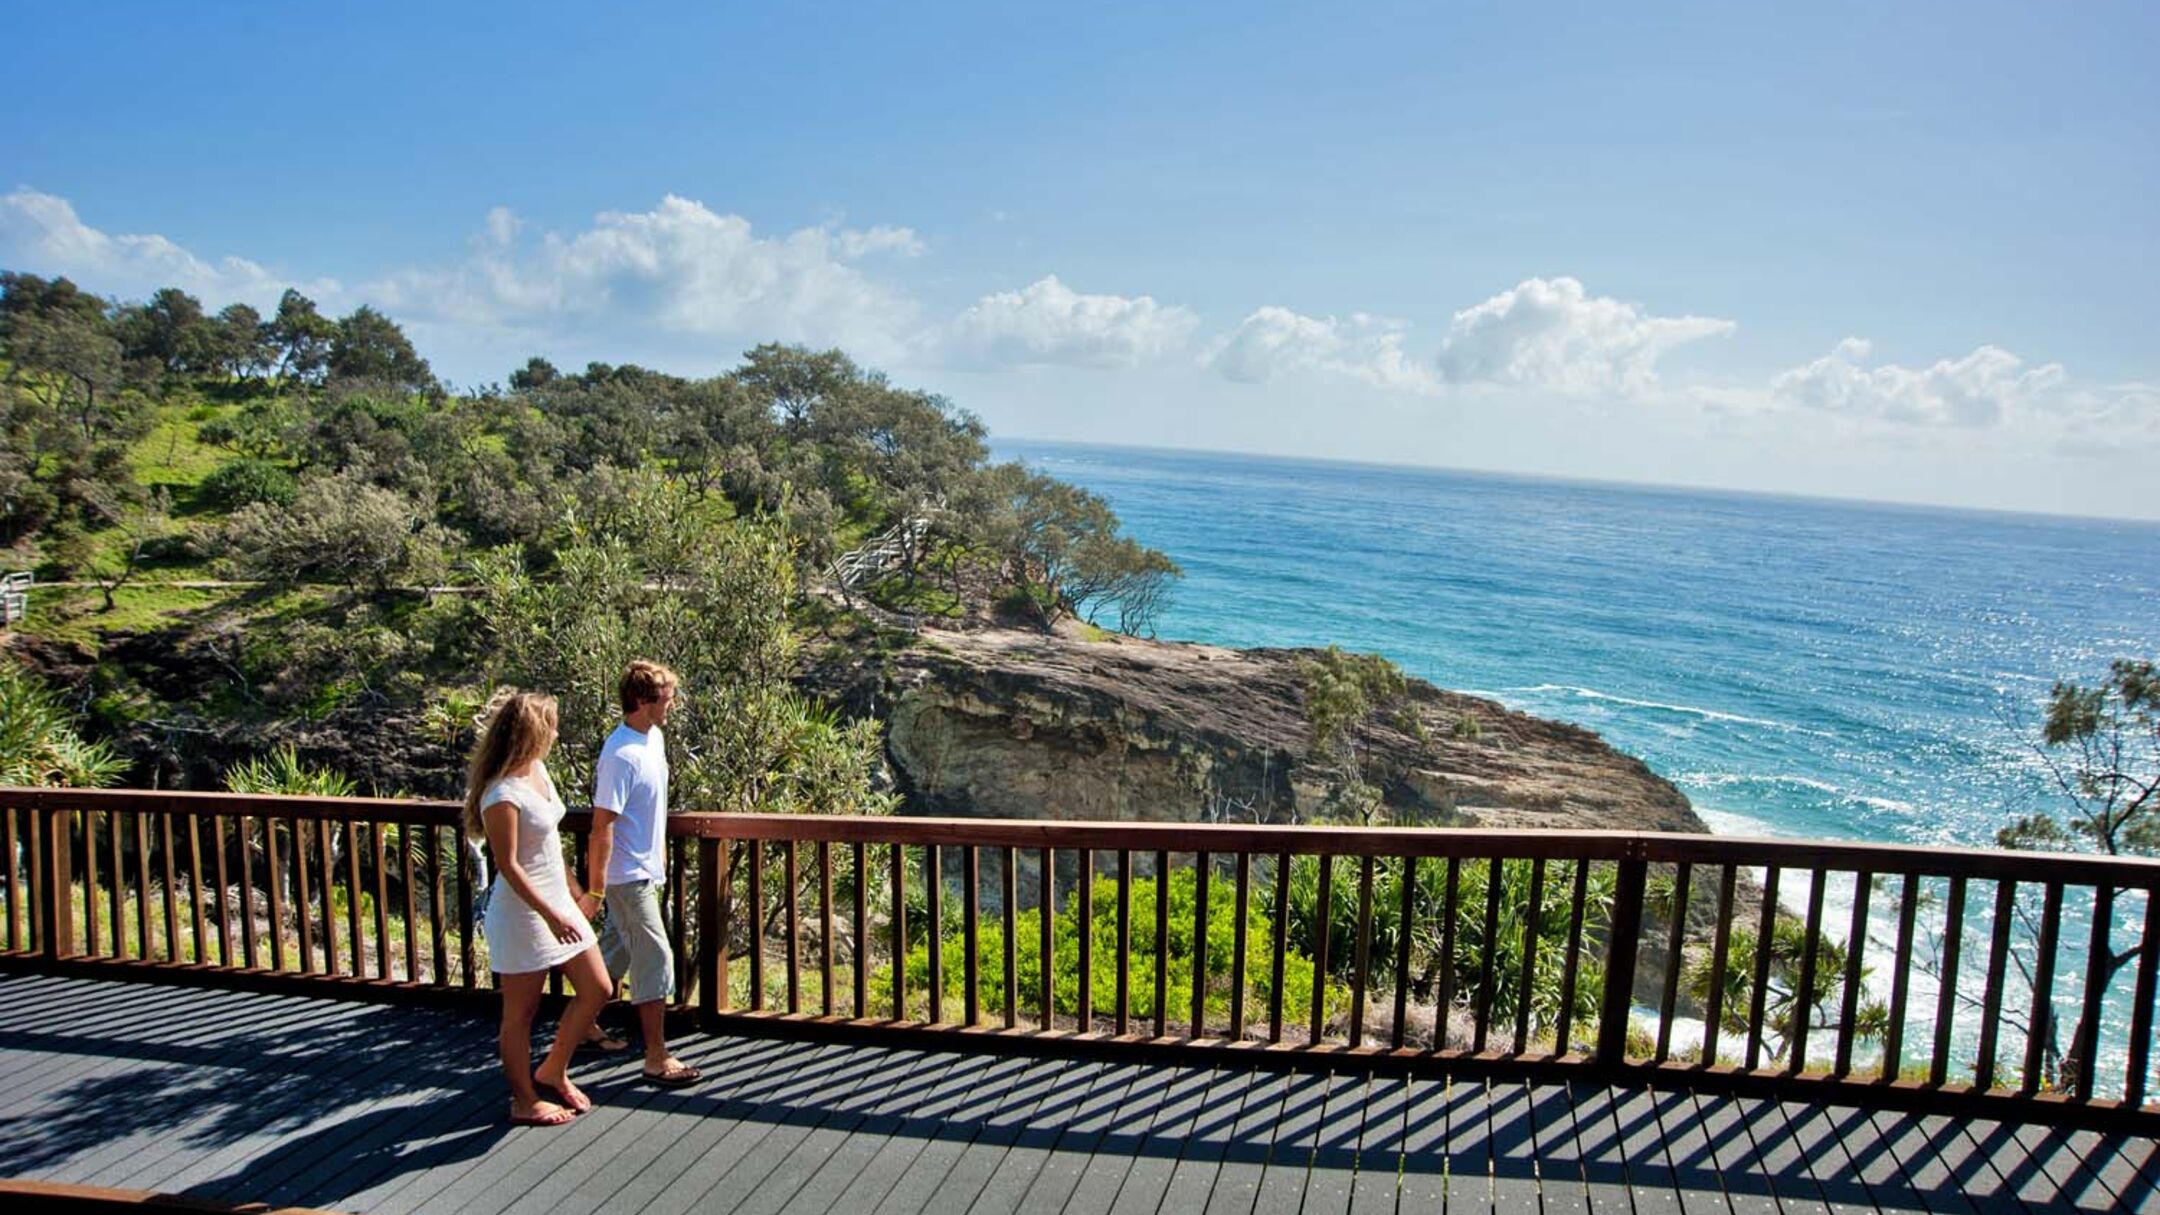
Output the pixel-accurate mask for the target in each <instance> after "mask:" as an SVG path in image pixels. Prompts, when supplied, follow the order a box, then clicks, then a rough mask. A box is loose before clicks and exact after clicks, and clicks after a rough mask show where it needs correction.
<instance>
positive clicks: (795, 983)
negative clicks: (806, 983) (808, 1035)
mask: <svg viewBox="0 0 2160 1215" xmlns="http://www.w3.org/2000/svg"><path fill="white" fill-rule="evenodd" d="M799 851H800V849H799V847H798V846H797V844H796V842H795V841H794V840H788V841H787V842H786V844H785V845H784V846H783V847H782V849H781V854H782V855H783V856H785V857H786V858H787V894H786V898H787V904H786V906H787V1010H788V1012H789V1013H790V1014H791V1015H792V1014H794V1013H799V1012H801V1011H802V909H801V906H800V903H801V899H800V897H799V892H800V891H801V889H802V873H801V871H800V869H799V862H800V860H801V857H800V855H799Z"/></svg>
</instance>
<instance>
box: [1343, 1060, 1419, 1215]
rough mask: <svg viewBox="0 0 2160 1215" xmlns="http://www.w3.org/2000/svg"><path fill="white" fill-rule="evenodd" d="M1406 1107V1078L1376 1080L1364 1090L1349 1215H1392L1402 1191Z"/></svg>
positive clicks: (1408, 1090) (1408, 1092)
mask: <svg viewBox="0 0 2160 1215" xmlns="http://www.w3.org/2000/svg"><path fill="white" fill-rule="evenodd" d="M1409 1104H1410V1081H1409V1079H1408V1078H1406V1077H1402V1076H1375V1077H1374V1078H1373V1081H1372V1084H1371V1086H1370V1087H1369V1088H1367V1090H1366V1098H1365V1131H1364V1133H1363V1134H1362V1135H1361V1136H1360V1137H1359V1139H1358V1154H1357V1180H1356V1182H1355V1183H1354V1184H1353V1185H1352V1187H1351V1190H1350V1210H1351V1212H1352V1215H1379V1213H1381V1212H1386V1213H1387V1215H1393V1213H1394V1211H1395V1207H1396V1204H1397V1202H1398V1201H1399V1200H1400V1195H1401V1189H1402V1185H1401V1183H1402V1159H1403V1132H1404V1116H1405V1114H1406V1113H1407V1111H1408V1107H1409Z"/></svg>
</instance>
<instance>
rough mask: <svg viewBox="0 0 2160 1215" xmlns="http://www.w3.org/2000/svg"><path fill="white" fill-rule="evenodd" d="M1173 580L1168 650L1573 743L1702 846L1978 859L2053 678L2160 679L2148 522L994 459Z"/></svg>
mask: <svg viewBox="0 0 2160 1215" xmlns="http://www.w3.org/2000/svg"><path fill="white" fill-rule="evenodd" d="M997 454H998V455H999V456H1000V457H1001V458H1017V459H1020V460H1023V461H1024V462H1026V463H1027V464H1028V465H1029V466H1031V467H1033V468H1036V469H1037V470H1039V471H1041V472H1044V473H1048V474H1050V475H1053V476H1056V477H1059V478H1062V479H1064V480H1068V481H1071V482H1074V483H1076V484H1079V485H1082V486H1085V487H1086V488H1088V489H1090V490H1093V491H1094V492H1096V493H1098V494H1100V495H1102V496H1103V497H1104V498H1106V499H1107V500H1108V501H1109V502H1110V504H1111V506H1112V507H1113V508H1114V509H1115V510H1116V511H1117V513H1118V515H1119V517H1120V518H1121V519H1122V520H1123V521H1124V524H1125V527H1126V530H1127V531H1128V532H1129V533H1130V534H1132V535H1133V536H1135V537H1136V538H1138V539H1139V540H1140V541H1141V542H1142V543H1145V544H1148V545H1150V546H1153V547H1155V548H1158V549H1161V550H1162V551H1164V552H1165V553H1167V554H1169V555H1170V557H1171V558H1172V559H1173V560H1175V561H1176V562H1177V563H1178V564H1179V565H1180V566H1182V567H1183V569H1184V571H1185V577H1184V580H1183V581H1182V582H1181V583H1180V584H1179V585H1178V587H1177V589H1176V592H1175V595H1174V599H1173V601H1172V603H1171V605H1170V607H1169V608H1168V610H1166V611H1165V612H1163V613H1162V615H1161V619H1160V620H1159V622H1158V623H1157V626H1156V628H1157V632H1158V633H1159V635H1161V636H1162V637H1165V638H1176V639H1187V640H1195V641H1206V642H1212V643H1217V644H1222V645H1231V646H1323V645H1329V644H1337V645H1341V646H1343V647H1345V648H1347V649H1352V650H1366V651H1373V652H1377V653H1380V654H1384V655H1386V656H1387V657H1389V658H1391V659H1393V660H1394V661H1395V662H1396V663H1398V664H1400V665H1401V666H1402V668H1403V669H1404V670H1405V671H1406V672H1408V673H1409V674H1412V675H1416V676H1420V677H1422V678H1425V679H1429V680H1431V681H1432V682H1434V683H1437V684H1440V685H1441V686H1443V687H1449V688H1454V689H1458V690H1461V691H1466V692H1474V693H1477V694H1479V695H1484V696H1488V697H1491V698H1492V699H1494V700H1498V701H1500V702H1501V703H1503V704H1506V705H1508V706H1510V707H1512V708H1516V709H1520V710H1523V711H1525V712H1529V713H1535V714H1538V715H1540V716H1544V717H1551V718H1558V719H1561V720H1564V721H1570V722H1575V723H1577V724H1580V725H1583V726H1586V727H1588V728H1590V729H1593V730H1596V731H1598V732H1599V733H1600V734H1602V735H1603V736H1604V737H1605V738H1606V739H1607V740H1608V741H1609V742H1611V743H1612V744H1613V745H1614V746H1616V747H1619V748H1621V749H1622V750H1625V751H1629V752H1632V753H1634V754H1636V755H1639V756H1641V757H1642V758H1643V759H1644V760H1645V761H1647V762H1648V763H1649V764H1650V766H1651V767H1652V768H1653V769H1654V770H1656V771H1657V772H1658V773H1660V774H1661V775H1663V776H1665V777H1666V778H1667V779H1669V780H1671V781H1672V782H1673V783H1674V784H1676V785H1678V786H1679V787H1680V788H1681V789H1682V790H1683V791H1685V792H1686V793H1687V795H1688V796H1689V798H1690V799H1691V800H1692V801H1693V802H1694V803H1695V805H1696V808H1697V810H1698V811H1699V812H1700V813H1701V814H1702V815H1703V817H1704V819H1705V820H1706V821H1707V822H1709V824H1710V825H1711V827H1712V829H1713V830H1715V831H1717V832H1719V833H1721V834H1737V835H1761V836H1802V837H1813V838H1831V839H1855V840H1874V841H1893V842H1904V843H1923V844H1937V845H1941V844H1955V845H1986V844H1990V843H1992V841H1993V839H1994V836H1995V832H1996V831H1997V830H1998V829H1999V828H2001V827H2002V826H2004V825H2006V824H2008V823H2010V822H2011V821H2013V820H2014V819H2015V818H2017V817H2019V816H2020V815H2024V814H2029V813H2032V812H2034V811H2036V810H2040V809H2056V810H2059V809H2061V803H2060V799H2059V798H2057V797H2055V796H2054V795H2053V793H2052V786H2051V785H2050V783H2049V780H2048V777H2047V773H2046V768H2045V765H2044V764H2043V763H2042V762H2041V760H2040V758H2039V756H2038V755H2037V754H2036V752H2035V750H2034V748H2033V743H2034V741H2035V740H2036V739H2037V737H2038V731H2039V721H2040V716H2041V713H2042V709H2043V705H2044V702H2045V700H2046V697H2047V694H2048V691H2049V689H2050V687H2051V686H2052V684H2053V683H2054V681H2056V680H2058V679H2078V680H2084V681H2092V680H2095V679H2097V678H2099V677H2101V676H2102V675H2104V674H2105V672H2106V670H2107V665H2108V662H2109V660H2111V659H2114V658H2119V657H2137V656H2142V657H2148V658H2150V657H2154V656H2160V525H2155V524H2149V523H2135V522H2124V521H2113V520H2096V519H2077V518H2064V517H2050V516H2037V515H2013V514H1998V513H1987V512H1976V511H1958V510H1946V509H1935V508H1920V507H1904V506H1889V505H1881V504H1874V503H1862V502H1844V501H1827V500H1815V499H1801V498H1788V497H1772V496H1762V495H1749V494H1738V493H1721V492H1708V491H1699V490H1682V489H1661V488H1653V487H1644V486H1632V485H1612V484H1597V483H1587V482H1580V481H1564V480H1553V479H1545V478H1532V477H1516V476H1505V475H1495V474H1486V473H1468V472H1453V471H1443V470H1435V469H1418V468H1402V467H1386V466H1374V465H1360V464H1347V463H1336V462H1323V461H1314V460H1298V459H1282V458H1273V457H1261V456H1246V455H1226V454H1215V453H1203V452H1187V451H1160V450H1142V449H1133V448H1118V447H1102V446H1092V445H1077V444H1069V443H1051V442H1030V441H1004V442H1000V443H999V444H998V445H997Z"/></svg>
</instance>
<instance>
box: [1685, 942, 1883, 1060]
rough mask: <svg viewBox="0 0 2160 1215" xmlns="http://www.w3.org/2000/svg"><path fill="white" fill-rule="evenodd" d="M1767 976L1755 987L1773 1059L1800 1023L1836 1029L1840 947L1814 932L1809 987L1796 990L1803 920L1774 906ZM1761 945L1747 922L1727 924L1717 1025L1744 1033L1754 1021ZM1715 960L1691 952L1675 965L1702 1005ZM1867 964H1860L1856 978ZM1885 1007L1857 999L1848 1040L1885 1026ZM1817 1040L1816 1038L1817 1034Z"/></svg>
mask: <svg viewBox="0 0 2160 1215" xmlns="http://www.w3.org/2000/svg"><path fill="white" fill-rule="evenodd" d="M1771 925H1772V927H1771V932H1770V944H1769V946H1768V949H1769V954H1770V958H1769V981H1768V983H1767V985H1766V986H1765V988H1764V992H1763V1007H1762V1014H1761V1015H1762V1026H1763V1042H1764V1046H1765V1048H1766V1049H1767V1050H1768V1051H1769V1055H1770V1058H1771V1059H1772V1060H1773V1061H1777V1060H1783V1059H1785V1057H1786V1053H1787V1052H1788V1051H1789V1050H1790V1049H1791V1048H1792V1043H1793V1041H1794V1038H1795V1036H1796V1034H1797V1031H1798V1030H1799V1029H1800V1027H1801V1025H1802V1024H1803V1021H1802V1018H1805V1025H1806V1026H1807V1029H1808V1032H1809V1033H1810V1034H1811V1035H1812V1034H1816V1033H1817V1031H1832V1032H1834V1031H1837V1030H1839V1029H1841V1028H1843V1023H1842V1021H1841V1019H1840V1018H1841V1016H1842V1008H1841V1004H1840V1001H1841V998H1842V994H1843V991H1844V974H1845V963H1846V954H1845V946H1844V945H1843V944H1842V943H1840V942H1838V941H1836V940H1834V939H1832V938H1831V937H1829V936H1827V935H1825V934H1822V933H1817V934H1816V937H1815V940H1814V942H1813V945H1814V950H1815V973H1814V975H1813V983H1812V985H1809V986H1806V987H1804V988H1803V985H1802V983H1801V978H1802V970H1803V968H1804V965H1805V958H1806V954H1807V951H1808V947H1809V941H1808V932H1807V924H1806V922H1805V921H1803V920H1801V919H1800V918H1799V917H1798V916H1792V915H1786V914H1784V913H1783V912H1780V913H1778V914H1777V915H1776V917H1775V918H1774V919H1773V920H1772V921H1771ZM1760 948H1762V945H1761V942H1760V941H1759V939H1758V936H1757V934H1756V933H1755V932H1754V931H1753V930H1751V929H1747V928H1741V927H1735V928H1733V929H1732V932H1731V935H1730V938H1729V940H1728V943H1727V946H1726V950H1727V952H1726V970H1725V976H1724V990H1723V991H1722V993H1721V999H1722V1003H1721V1005H1720V1010H1721V1015H1720V1017H1719V1022H1718V1027H1719V1029H1721V1030H1723V1031H1725V1032H1727V1033H1734V1034H1745V1033H1746V1032H1748V1027H1749V1026H1750V1024H1752V1023H1753V1021H1754V1019H1755V971H1756V968H1757V966H1758V962H1759V955H1758V950H1759V949H1760ZM1714 961H1715V959H1714V958H1713V957H1712V956H1711V955H1709V954H1708V953H1706V952H1703V951H1695V952H1694V953H1692V954H1690V955H1689V957H1688V958H1687V959H1686V961H1685V962H1684V964H1683V969H1682V971H1681V982H1682V984H1683V986H1684V987H1685V989H1686V991H1687V992H1688V994H1689V995H1690V996H1691V997H1693V998H1694V999H1695V1000H1697V1001H1699V1002H1702V1003H1703V1006H1704V1007H1706V1008H1707V1007H1708V1001H1709V999H1710V995H1711V989H1712V985H1713V982H1714V980H1715V978H1716V976H1715V975H1714V974H1713V973H1712V965H1713V962H1714ZM1869 970H1870V968H1868V967H1862V968H1861V975H1862V981H1863V983H1864V982H1865V976H1866V975H1867V974H1868V973H1869ZM1889 1026H1890V1010H1889V1007H1888V1006H1887V1005H1885V1004H1884V1003H1883V1002H1882V1001H1880V1000H1877V999H1874V998H1872V997H1868V998H1863V999H1862V1000H1861V1001H1860V1002H1859V1004H1858V1005H1857V1011H1856V1012H1855V1014H1854V1023H1853V1025H1852V1030H1853V1037H1854V1039H1855V1040H1856V1041H1861V1042H1870V1041H1874V1040H1877V1039H1879V1038H1881V1037H1882V1035H1883V1034H1884V1033H1885V1032H1886V1031H1887V1030H1888V1029H1889ZM1817 1040H1818V1041H1820V1040H1822V1038H1817Z"/></svg>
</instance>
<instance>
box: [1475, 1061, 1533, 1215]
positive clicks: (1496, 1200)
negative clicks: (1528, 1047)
mask: <svg viewBox="0 0 2160 1215" xmlns="http://www.w3.org/2000/svg"><path fill="white" fill-rule="evenodd" d="M1485 1091H1486V1094H1487V1100H1486V1105H1485V1125H1486V1127H1487V1134H1488V1135H1489V1136H1490V1137H1491V1141H1492V1199H1493V1212H1494V1215H1538V1212H1539V1210H1540V1207H1541V1205H1542V1198H1541V1195H1540V1191H1541V1190H1542V1188H1543V1185H1542V1180H1541V1177H1540V1172H1539V1167H1538V1166H1539V1161H1538V1156H1537V1132H1536V1129H1535V1127H1533V1125H1532V1124H1531V1110H1530V1086H1529V1085H1528V1084H1527V1083H1525V1082H1524V1081H1521V1080H1494V1081H1492V1082H1490V1083H1489V1084H1487V1085H1486V1088H1485Z"/></svg>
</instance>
